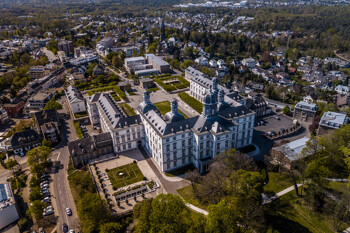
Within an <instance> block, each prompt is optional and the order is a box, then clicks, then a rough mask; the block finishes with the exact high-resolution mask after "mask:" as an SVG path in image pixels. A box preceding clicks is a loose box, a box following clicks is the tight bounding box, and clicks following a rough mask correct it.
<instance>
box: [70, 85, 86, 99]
mask: <svg viewBox="0 0 350 233" xmlns="http://www.w3.org/2000/svg"><path fill="white" fill-rule="evenodd" d="M66 95H67V97H68V101H69V102H70V103H73V102H75V101H76V100H79V101H84V100H85V99H84V97H83V95H82V94H81V92H80V90H79V89H78V88H76V87H75V86H69V87H68V88H67V89H66Z"/></svg>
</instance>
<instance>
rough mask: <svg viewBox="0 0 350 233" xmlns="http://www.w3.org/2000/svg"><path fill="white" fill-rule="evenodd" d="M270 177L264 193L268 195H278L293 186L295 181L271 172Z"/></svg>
mask: <svg viewBox="0 0 350 233" xmlns="http://www.w3.org/2000/svg"><path fill="white" fill-rule="evenodd" d="M268 175H269V182H268V183H267V185H265V186H264V192H265V193H267V194H269V193H271V194H272V193H278V192H280V191H282V190H283V189H286V188H288V187H290V186H292V185H293V179H291V178H290V177H287V176H286V175H284V174H280V173H277V172H269V173H268Z"/></svg>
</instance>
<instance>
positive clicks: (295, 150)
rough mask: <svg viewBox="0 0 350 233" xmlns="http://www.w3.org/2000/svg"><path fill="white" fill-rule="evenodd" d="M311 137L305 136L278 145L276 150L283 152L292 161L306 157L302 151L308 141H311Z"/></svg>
mask: <svg viewBox="0 0 350 233" xmlns="http://www.w3.org/2000/svg"><path fill="white" fill-rule="evenodd" d="M309 139H310V138H308V137H303V138H300V139H298V140H295V141H292V142H289V143H287V144H284V145H282V146H279V147H276V148H275V150H278V151H280V152H282V153H283V154H284V155H285V156H286V157H287V158H288V159H289V160H290V161H296V160H298V159H301V158H303V157H304V156H303V154H302V153H301V152H302V150H303V149H304V148H305V147H306V142H307V141H309Z"/></svg>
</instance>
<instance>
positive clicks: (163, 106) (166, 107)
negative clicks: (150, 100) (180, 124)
mask: <svg viewBox="0 0 350 233" xmlns="http://www.w3.org/2000/svg"><path fill="white" fill-rule="evenodd" d="M154 105H155V106H156V107H157V108H158V110H159V112H160V113H161V114H162V115H163V116H164V115H165V114H166V113H167V112H170V111H171V106H170V102H169V101H163V102H158V103H155V104H154ZM178 111H179V113H181V114H182V115H183V116H184V117H185V119H187V118H188V116H187V115H186V114H185V113H183V112H182V111H181V110H180V109H178Z"/></svg>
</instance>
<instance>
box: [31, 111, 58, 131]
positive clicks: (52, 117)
mask: <svg viewBox="0 0 350 233" xmlns="http://www.w3.org/2000/svg"><path fill="white" fill-rule="evenodd" d="M34 117H35V120H36V122H37V124H38V125H39V127H40V126H41V125H44V124H45V123H49V122H57V123H59V120H58V114H57V110H56V109H54V108H53V109H49V110H44V111H41V112H36V113H34Z"/></svg>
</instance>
